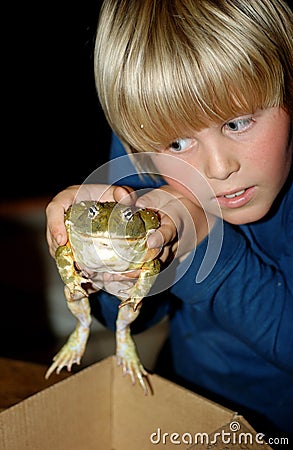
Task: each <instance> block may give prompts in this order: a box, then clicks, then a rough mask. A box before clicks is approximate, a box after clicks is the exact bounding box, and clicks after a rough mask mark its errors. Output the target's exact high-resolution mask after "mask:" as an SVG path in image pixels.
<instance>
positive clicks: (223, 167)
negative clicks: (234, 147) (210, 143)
mask: <svg viewBox="0 0 293 450" xmlns="http://www.w3.org/2000/svg"><path fill="white" fill-rule="evenodd" d="M239 168H240V165H239V162H238V160H237V159H236V158H235V157H233V156H232V155H228V154H227V155H226V154H225V152H214V151H211V152H210V153H209V155H208V157H207V160H206V165H205V174H206V176H207V178H209V179H216V180H226V179H227V178H229V177H230V175H232V173H235V172H237V171H238V170H239Z"/></svg>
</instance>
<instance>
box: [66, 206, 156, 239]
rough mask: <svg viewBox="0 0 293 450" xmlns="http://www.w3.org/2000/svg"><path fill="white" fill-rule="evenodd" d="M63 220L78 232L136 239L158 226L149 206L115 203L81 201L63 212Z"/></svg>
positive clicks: (154, 214)
mask: <svg viewBox="0 0 293 450" xmlns="http://www.w3.org/2000/svg"><path fill="white" fill-rule="evenodd" d="M66 221H67V222H68V223H70V225H71V226H72V227H73V228H74V230H75V232H77V233H79V234H85V235H91V236H112V237H124V238H139V237H142V236H145V235H146V233H147V232H148V231H150V230H153V229H156V228H158V227H159V224H160V223H159V218H158V215H157V214H156V213H155V212H154V211H152V210H149V209H139V208H137V207H135V206H125V205H121V204H120V203H116V202H104V203H101V202H95V201H83V202H80V203H76V204H74V205H72V206H71V208H70V209H69V210H68V211H67V213H66Z"/></svg>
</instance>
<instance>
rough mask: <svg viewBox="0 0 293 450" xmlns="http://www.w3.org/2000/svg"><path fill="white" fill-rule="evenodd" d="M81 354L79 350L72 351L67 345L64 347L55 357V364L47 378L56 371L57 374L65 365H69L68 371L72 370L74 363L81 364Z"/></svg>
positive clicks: (48, 371)
mask: <svg viewBox="0 0 293 450" xmlns="http://www.w3.org/2000/svg"><path fill="white" fill-rule="evenodd" d="M80 360H81V355H80V354H79V353H77V352H74V351H71V350H70V349H67V348H66V347H64V348H62V349H61V350H60V352H59V353H57V355H56V356H55V357H54V358H53V364H51V366H50V367H49V369H48V370H47V372H46V374H45V378H46V379H48V378H49V377H50V375H51V374H52V373H53V372H55V370H56V373H57V375H59V373H60V372H61V370H62V369H63V368H64V367H67V371H68V372H71V368H72V366H73V364H78V365H79V364H80Z"/></svg>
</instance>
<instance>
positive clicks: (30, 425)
mask: <svg viewBox="0 0 293 450" xmlns="http://www.w3.org/2000/svg"><path fill="white" fill-rule="evenodd" d="M150 382H151V385H152V388H153V395H147V396H145V395H144V394H143V391H142V389H141V387H140V386H139V385H135V386H132V384H131V382H130V378H129V377H127V376H126V377H123V376H122V371H121V368H119V367H118V368H117V367H116V360H115V358H114V357H109V358H107V359H105V360H103V361H101V362H99V363H96V364H94V365H92V366H90V367H88V368H86V369H83V370H81V371H80V372H78V373H77V374H75V375H72V376H70V377H69V378H66V379H64V380H62V381H60V382H58V383H56V384H54V385H53V386H50V387H48V388H47V389H44V390H43V391H41V392H39V393H37V394H35V395H32V396H31V397H29V398H27V399H26V400H24V401H22V402H20V403H18V404H17V405H15V406H12V407H10V408H8V409H6V410H5V411H3V412H2V413H1V414H0V448H1V450H52V449H54V450H67V449H68V450H140V449H144V450H149V449H152V450H155V449H161V450H162V449H172V448H174V449H199V450H201V449H208V448H209V449H212V448H213V449H217V450H220V449H225V450H228V449H235V450H237V449H239V450H240V449H243V448H245V449H255V450H257V449H259V448H261V449H269V448H270V447H269V446H268V445H266V444H264V445H259V444H257V442H256V434H255V431H254V430H253V429H252V427H251V426H250V425H249V424H248V423H247V422H246V421H245V419H243V417H241V416H238V415H237V414H236V413H235V412H233V411H231V410H229V409H226V408H224V407H222V406H220V405H218V404H216V403H213V402H211V401H209V400H207V399H205V398H203V397H201V396H198V395H196V394H194V393H192V392H190V391H188V390H186V389H184V388H182V387H180V386H177V385H175V384H174V383H171V382H169V381H167V380H165V379H163V378H161V377H159V376H157V375H151V376H150ZM231 423H232V424H234V425H233V426H234V427H235V426H236V428H237V427H239V426H240V430H239V432H240V433H241V432H242V433H247V435H246V437H247V436H248V437H249V438H250V437H251V436H252V438H251V439H252V441H253V442H252V443H251V444H250V443H249V440H248V442H247V439H246V444H245V445H241V443H242V444H243V441H240V444H239V445H238V433H236V432H234V431H232V428H231V426H232V425H231ZM222 430H223V431H224V432H225V433H226V434H225V435H224V439H225V442H224V443H223V442H219V439H218V438H217V439H216V441H217V442H215V444H216V445H214V441H215V434H214V433H215V432H217V433H219V434H218V435H217V436H221V433H222ZM196 433H203V434H202V435H198V438H197V439H198V440H197V442H198V443H197V445H194V444H195V440H194V439H195V434H196ZM229 433H230V435H229ZM229 436H230V439H231V443H227V440H228V439H229ZM190 439H191V440H190ZM208 439H209V441H208ZM233 440H234V443H233V442H232V441H233Z"/></svg>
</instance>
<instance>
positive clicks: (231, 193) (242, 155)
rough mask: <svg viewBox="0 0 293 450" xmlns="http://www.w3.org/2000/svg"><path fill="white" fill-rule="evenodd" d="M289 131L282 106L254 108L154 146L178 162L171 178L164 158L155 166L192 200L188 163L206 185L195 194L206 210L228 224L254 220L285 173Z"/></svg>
mask: <svg viewBox="0 0 293 450" xmlns="http://www.w3.org/2000/svg"><path fill="white" fill-rule="evenodd" d="M290 131H291V122H290V117H289V115H288V114H287V113H286V112H285V111H284V110H283V109H281V108H269V109H265V110H259V111H257V112H256V113H254V114H253V115H251V114H250V115H245V116H241V117H237V118H232V119H231V120H230V121H228V122H226V123H224V124H221V125H214V126H211V127H209V128H204V129H202V130H201V131H199V132H194V134H193V136H182V137H180V138H178V139H177V140H176V141H174V142H173V143H170V146H169V147H168V148H167V149H160V154H162V153H163V154H164V155H172V156H175V157H176V158H175V159H174V158H169V159H170V164H171V160H172V161H174V160H175V161H176V160H177V162H178V163H179V164H177V166H176V179H174V177H172V178H170V177H169V176H168V167H166V164H165V162H166V158H163V160H164V167H161V168H160V167H159V169H160V171H161V173H162V174H166V176H164V177H165V179H166V181H167V182H168V183H169V184H170V185H172V186H174V187H175V188H176V189H177V190H178V191H180V192H181V193H183V194H184V195H186V196H188V197H189V198H191V199H192V200H193V201H194V200H195V199H194V196H193V195H192V194H191V193H190V189H187V188H186V186H187V187H190V185H192V180H191V178H192V175H191V173H190V172H189V170H185V167H186V166H187V165H188V166H189V167H190V166H192V168H194V169H196V171H194V173H195V172H197V171H198V172H199V173H200V175H201V176H202V177H203V178H204V180H205V181H206V184H207V185H208V186H209V189H206V190H205V189H202V190H201V194H200V203H201V206H203V207H204V209H205V210H206V212H207V213H211V214H216V215H222V217H223V219H224V220H226V221H227V222H230V223H233V224H244V223H249V222H254V221H256V220H259V219H261V218H262V217H264V216H265V215H266V214H267V212H268V211H269V210H270V208H271V206H272V204H273V202H274V200H275V199H276V197H277V195H278V194H279V192H280V190H281V188H282V187H283V185H284V183H285V181H286V179H287V177H288V173H289V170H290V166H291V161H292V138H290V136H291V133H290ZM177 158H179V159H180V161H178V159H177ZM183 161H184V162H186V163H187V165H186V164H182V163H181V162H183ZM175 164H176V163H175ZM157 165H158V164H157ZM184 185H185V186H184ZM191 189H192V188H191ZM192 190H193V191H194V189H192ZM211 192H212V194H211ZM197 201H198V200H197ZM219 213H220V214H219Z"/></svg>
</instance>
